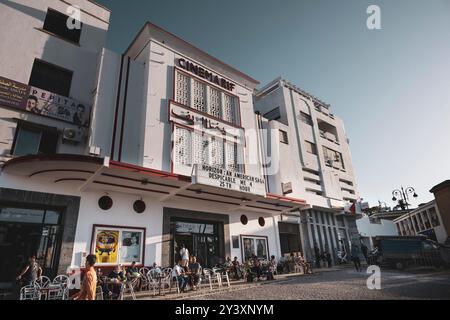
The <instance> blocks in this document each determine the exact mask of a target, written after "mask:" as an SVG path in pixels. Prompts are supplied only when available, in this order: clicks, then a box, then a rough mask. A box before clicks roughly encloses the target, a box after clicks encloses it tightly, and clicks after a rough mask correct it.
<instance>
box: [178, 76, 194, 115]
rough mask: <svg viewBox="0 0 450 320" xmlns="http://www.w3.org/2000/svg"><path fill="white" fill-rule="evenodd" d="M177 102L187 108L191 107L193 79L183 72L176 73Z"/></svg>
mask: <svg viewBox="0 0 450 320" xmlns="http://www.w3.org/2000/svg"><path fill="white" fill-rule="evenodd" d="M175 88H176V91H175V101H176V102H178V103H181V104H183V105H185V106H189V107H190V106H191V96H190V92H191V79H190V78H189V77H188V76H186V75H184V74H183V73H181V72H177V73H176V85H175Z"/></svg>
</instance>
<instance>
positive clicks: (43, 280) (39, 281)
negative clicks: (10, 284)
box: [34, 276, 52, 288]
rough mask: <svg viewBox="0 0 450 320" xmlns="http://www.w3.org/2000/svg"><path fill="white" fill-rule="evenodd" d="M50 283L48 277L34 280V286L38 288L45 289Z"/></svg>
mask: <svg viewBox="0 0 450 320" xmlns="http://www.w3.org/2000/svg"><path fill="white" fill-rule="evenodd" d="M50 283H52V281H51V280H50V278H49V277H46V276H40V277H39V278H37V279H36V280H34V285H35V286H36V287H39V288H47V287H48V286H49V285H50Z"/></svg>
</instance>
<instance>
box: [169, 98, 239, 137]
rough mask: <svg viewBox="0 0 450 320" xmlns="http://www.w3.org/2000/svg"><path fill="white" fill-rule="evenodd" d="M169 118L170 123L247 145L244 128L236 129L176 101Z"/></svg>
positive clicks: (170, 107)
mask: <svg viewBox="0 0 450 320" xmlns="http://www.w3.org/2000/svg"><path fill="white" fill-rule="evenodd" d="M169 117H170V121H172V122H174V123H176V124H180V125H183V126H185V127H189V128H192V129H195V130H197V131H202V132H204V133H206V134H208V135H210V136H215V137H218V138H222V139H225V140H227V141H230V142H233V143H237V144H245V134H244V130H243V129H242V128H236V127H234V126H232V125H230V124H228V123H225V122H223V121H221V120H220V119H215V118H213V117H212V116H210V115H207V114H204V113H200V112H197V111H196V110H194V109H191V108H187V107H184V106H181V105H178V104H177V103H176V102H174V101H171V102H170V104H169Z"/></svg>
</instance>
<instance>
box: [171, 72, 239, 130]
mask: <svg viewBox="0 0 450 320" xmlns="http://www.w3.org/2000/svg"><path fill="white" fill-rule="evenodd" d="M174 99H175V101H176V102H178V103H180V104H182V105H185V106H188V107H191V108H193V109H196V110H198V111H201V112H204V113H207V114H209V115H211V116H213V117H215V118H218V119H222V120H224V121H227V122H230V123H233V124H238V122H239V118H238V108H239V104H238V100H237V98H236V97H234V96H232V95H229V94H226V93H224V92H222V91H221V90H219V89H216V88H215V87H213V86H210V85H207V84H205V83H203V82H201V81H197V80H195V79H193V78H192V77H189V76H188V75H186V74H184V73H182V72H179V71H176V72H175V97H174Z"/></svg>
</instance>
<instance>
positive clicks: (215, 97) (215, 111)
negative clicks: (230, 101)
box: [208, 87, 222, 118]
mask: <svg viewBox="0 0 450 320" xmlns="http://www.w3.org/2000/svg"><path fill="white" fill-rule="evenodd" d="M221 109H222V93H221V92H220V91H219V90H216V89H214V88H211V87H209V112H208V113H209V114H210V115H212V116H214V117H216V118H222V110H221Z"/></svg>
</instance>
